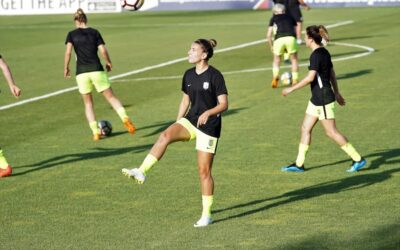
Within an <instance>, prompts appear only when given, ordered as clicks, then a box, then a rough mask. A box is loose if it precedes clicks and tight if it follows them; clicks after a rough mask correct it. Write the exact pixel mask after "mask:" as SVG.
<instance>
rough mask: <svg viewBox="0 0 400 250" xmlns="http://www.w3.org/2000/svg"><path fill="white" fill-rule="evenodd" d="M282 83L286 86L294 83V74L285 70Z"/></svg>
mask: <svg viewBox="0 0 400 250" xmlns="http://www.w3.org/2000/svg"><path fill="white" fill-rule="evenodd" d="M281 83H282V85H284V86H287V85H290V84H292V74H291V73H290V72H285V73H283V74H282V75H281Z"/></svg>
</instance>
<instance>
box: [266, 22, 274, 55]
mask: <svg viewBox="0 0 400 250" xmlns="http://www.w3.org/2000/svg"><path fill="white" fill-rule="evenodd" d="M272 31H273V27H271V26H270V27H268V31H267V41H268V44H269V47H270V49H271V50H272V47H273V46H272V45H273V44H272Z"/></svg>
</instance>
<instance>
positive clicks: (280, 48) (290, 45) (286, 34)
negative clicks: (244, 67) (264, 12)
mask: <svg viewBox="0 0 400 250" xmlns="http://www.w3.org/2000/svg"><path fill="white" fill-rule="evenodd" d="M272 12H273V16H272V18H271V20H270V21H269V28H268V31H267V40H268V44H269V46H270V48H271V51H272V53H273V54H274V62H273V64H272V82H271V85H272V88H277V87H278V83H279V66H280V63H281V56H282V55H283V54H284V53H288V54H290V60H291V63H292V78H293V84H296V83H297V82H298V79H299V72H298V71H299V63H298V60H297V50H298V45H297V43H296V34H295V26H296V21H295V20H294V19H293V18H292V17H291V16H289V15H287V14H285V6H284V5H283V4H279V3H278V4H275V5H274V7H273V8H272ZM274 31H275V32H276V33H275V37H274V38H272V36H273V33H274Z"/></svg>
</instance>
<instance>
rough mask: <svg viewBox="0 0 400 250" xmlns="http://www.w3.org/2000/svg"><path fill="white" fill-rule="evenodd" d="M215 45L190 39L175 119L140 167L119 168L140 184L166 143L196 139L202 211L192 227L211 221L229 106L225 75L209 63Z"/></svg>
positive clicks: (212, 42) (211, 42) (202, 225)
mask: <svg viewBox="0 0 400 250" xmlns="http://www.w3.org/2000/svg"><path fill="white" fill-rule="evenodd" d="M216 45H217V42H216V41H215V40H214V39H211V40H206V39H198V40H196V41H194V42H193V44H192V45H191V48H190V50H189V52H188V55H189V57H188V61H189V63H192V64H195V67H193V68H191V69H189V70H187V71H186V72H185V74H184V76H183V80H182V92H183V97H182V101H181V104H180V106H179V111H178V116H177V121H176V122H175V123H174V124H172V125H171V126H169V127H168V128H167V129H166V130H165V131H164V132H162V133H161V135H160V137H159V138H158V140H157V142H156V143H155V144H154V145H153V147H152V149H151V151H150V153H149V154H148V155H147V156H146V158H145V159H144V161H143V163H142V165H141V166H140V167H139V168H134V169H126V168H124V169H122V173H123V174H124V175H126V176H129V177H131V178H134V179H136V181H137V182H138V183H140V184H143V183H144V181H145V179H146V176H147V174H148V172H149V170H150V169H151V168H152V167H153V165H154V164H156V163H157V162H158V161H159V160H161V158H162V156H163V155H164V153H165V151H166V150H167V147H168V145H169V144H171V143H173V142H176V141H189V140H193V139H196V149H197V164H198V171H199V177H200V183H201V193H202V204H203V212H202V215H201V218H200V220H198V221H197V222H196V223H195V224H194V227H204V226H208V225H209V224H211V223H212V219H211V206H212V204H213V194H214V180H213V177H212V175H211V168H212V163H213V159H214V155H215V153H216V150H217V144H218V138H219V137H220V133H221V113H222V112H224V111H226V110H227V109H228V91H227V89H226V86H225V80H224V77H223V75H222V74H221V73H220V71H218V70H217V69H216V68H214V67H212V66H211V65H209V64H208V60H209V59H210V58H211V57H212V56H213V54H214V49H213V48H214V47H215V46H216ZM171 178H174V177H173V176H171Z"/></svg>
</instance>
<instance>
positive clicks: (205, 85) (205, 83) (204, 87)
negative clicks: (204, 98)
mask: <svg viewBox="0 0 400 250" xmlns="http://www.w3.org/2000/svg"><path fill="white" fill-rule="evenodd" d="M208 87H210V83H209V82H203V89H205V90H207V89H208Z"/></svg>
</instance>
